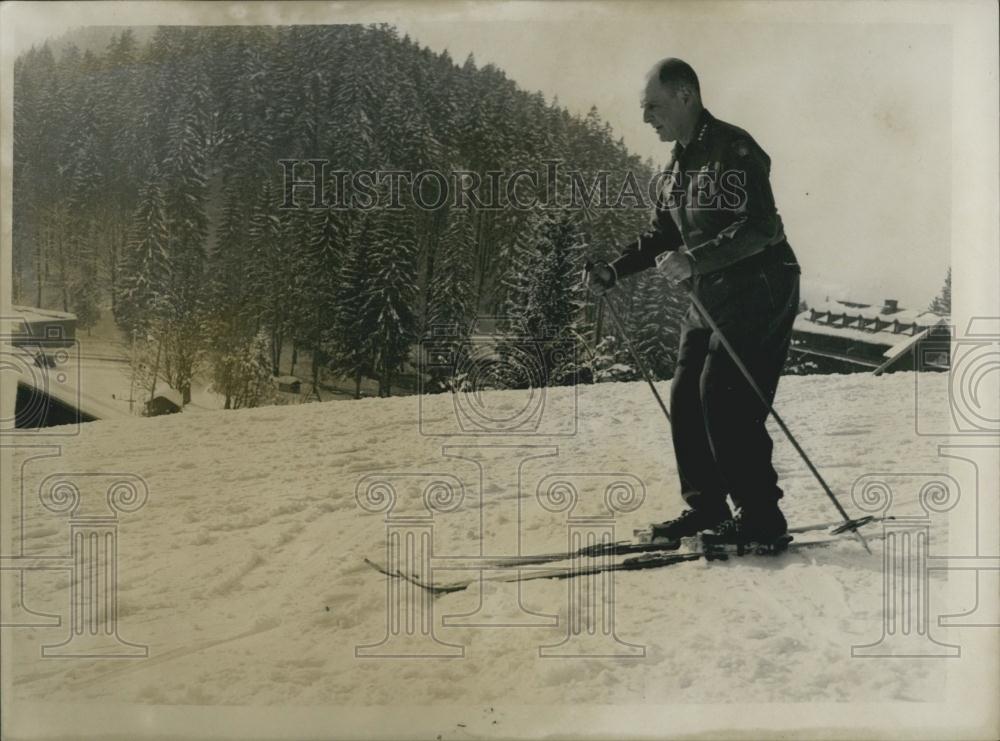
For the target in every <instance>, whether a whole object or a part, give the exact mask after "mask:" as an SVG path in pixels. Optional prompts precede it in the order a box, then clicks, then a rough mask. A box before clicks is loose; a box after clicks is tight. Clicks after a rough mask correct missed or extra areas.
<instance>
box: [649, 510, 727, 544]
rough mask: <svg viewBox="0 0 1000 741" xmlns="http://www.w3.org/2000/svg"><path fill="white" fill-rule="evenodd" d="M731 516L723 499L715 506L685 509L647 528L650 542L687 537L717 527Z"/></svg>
mask: <svg viewBox="0 0 1000 741" xmlns="http://www.w3.org/2000/svg"><path fill="white" fill-rule="evenodd" d="M731 517H732V513H731V512H730V510H729V505H727V504H726V503H725V502H724V501H723V502H722V503H721V504H719V505H715V506H711V507H708V506H700V507H691V508H688V509H685V510H684V511H683V512H681V513H680V515H678V516H677V517H675V518H674V519H673V520H667V521H666V522H660V523H657V524H655V525H653V526H652V527H651V528H650V529H649V538H650V541H651V542H664V543H676V544H677V545H678V546H679V545H680V541H681V538H689V537H691V536H694V535H697V534H698V533H700V532H702V531H704V530H711V529H713V528H716V527H719V525H721V524H722V523H723V522H726V521H727V520H729V519H730V518H731Z"/></svg>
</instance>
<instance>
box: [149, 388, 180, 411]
mask: <svg viewBox="0 0 1000 741" xmlns="http://www.w3.org/2000/svg"><path fill="white" fill-rule="evenodd" d="M157 397H162V398H164V399H166V400H167V401H172V402H173V403H174V404H176V405H177V406H179V407H182V406H184V399H183V398H182V397H181V394H180V392H179V391H175V390H174V389H172V388H163V389H157V391H156V393H154V394H153V398H154V399H155V398H157Z"/></svg>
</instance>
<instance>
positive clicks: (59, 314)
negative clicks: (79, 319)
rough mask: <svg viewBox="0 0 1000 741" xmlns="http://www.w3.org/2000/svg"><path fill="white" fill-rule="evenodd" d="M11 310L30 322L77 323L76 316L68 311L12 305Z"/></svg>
mask: <svg viewBox="0 0 1000 741" xmlns="http://www.w3.org/2000/svg"><path fill="white" fill-rule="evenodd" d="M10 308H12V309H13V310H14V313H16V314H18V315H20V316H22V317H23V318H24V319H26V320H28V321H29V322H51V321H53V320H61V321H65V320H72V321H76V314H71V313H69V312H68V311H55V310H53V309H39V308H36V307H34V306H18V305H16V304H12V305H11V307H10Z"/></svg>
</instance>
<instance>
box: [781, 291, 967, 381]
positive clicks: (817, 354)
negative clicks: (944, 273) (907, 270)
mask: <svg viewBox="0 0 1000 741" xmlns="http://www.w3.org/2000/svg"><path fill="white" fill-rule="evenodd" d="M948 322H949V318H948V317H946V316H941V315H939V314H933V313H931V312H929V311H923V312H919V311H908V310H905V309H900V308H899V304H898V303H897V302H896V301H894V300H891V299H889V300H886V301H885V303H884V304H883V305H882V306H881V307H876V306H872V305H871V304H863V303H858V302H854V301H827V302H824V303H822V304H819V305H817V306H813V307H810V308H808V309H806V310H805V311H803V312H802V313H801V314H799V315H798V316H797V317H796V318H795V324H794V326H793V329H792V346H791V353H790V354H791V356H792V360H793V362H795V363H797V364H800V365H805V364H808V365H807V366H806V367H807V368H808V369H809V370H808V372H813V373H858V372H872V373H875V374H876V375H878V374H880V373H886V372H892V371H898V370H921V371H942V370H947V369H948V367H949V364H950V355H949V343H950V339H951V327H950V325H949V323H948Z"/></svg>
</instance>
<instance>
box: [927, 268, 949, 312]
mask: <svg viewBox="0 0 1000 741" xmlns="http://www.w3.org/2000/svg"><path fill="white" fill-rule="evenodd" d="M927 311H932V312H934V313H935V314H939V315H941V316H951V268H948V274H947V275H946V276H945V278H944V285H943V286H941V292H940V293H939V294H938V295H937V296H935V297H934V300H933V301H931V305H930V306H928V307H927Z"/></svg>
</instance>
